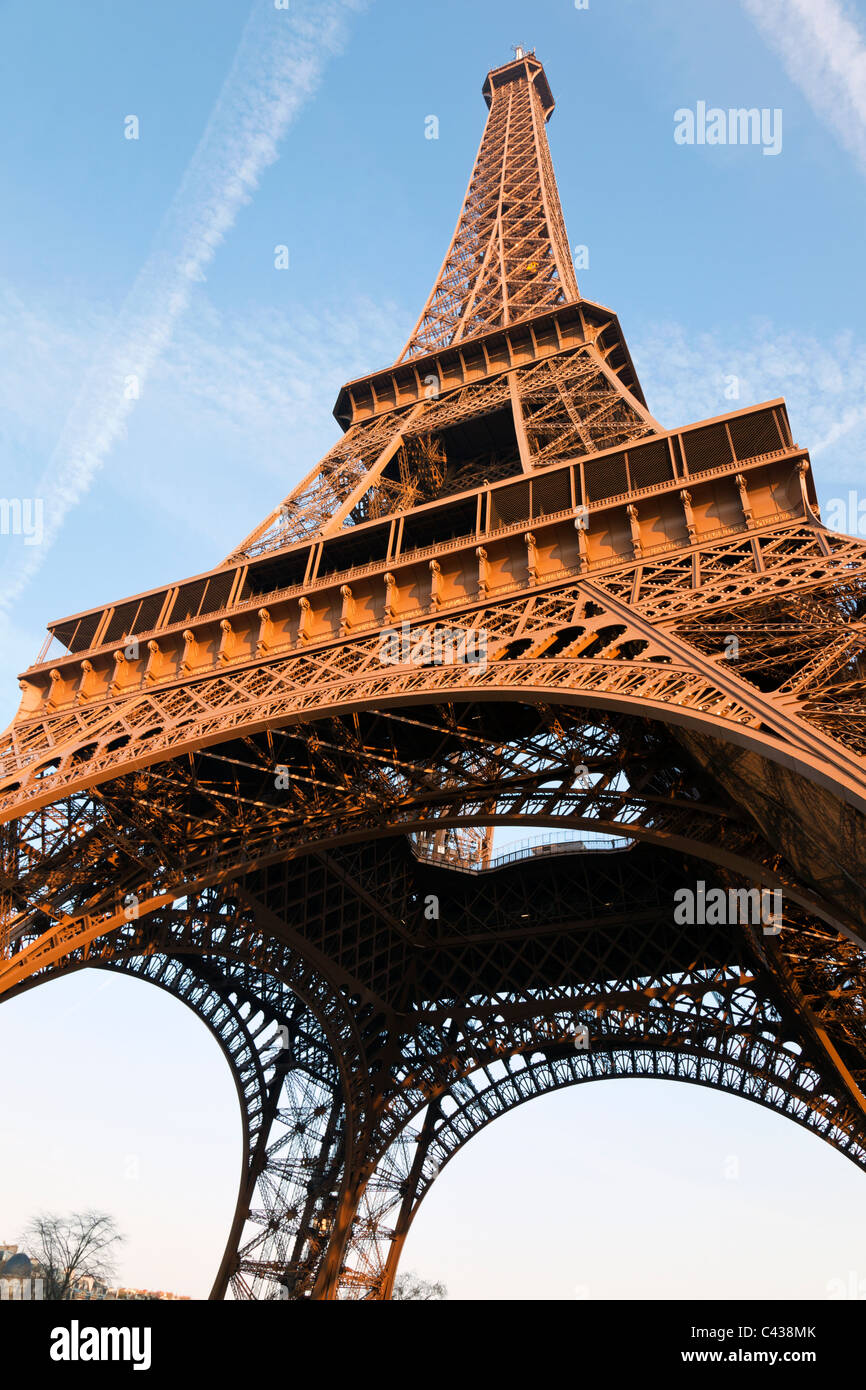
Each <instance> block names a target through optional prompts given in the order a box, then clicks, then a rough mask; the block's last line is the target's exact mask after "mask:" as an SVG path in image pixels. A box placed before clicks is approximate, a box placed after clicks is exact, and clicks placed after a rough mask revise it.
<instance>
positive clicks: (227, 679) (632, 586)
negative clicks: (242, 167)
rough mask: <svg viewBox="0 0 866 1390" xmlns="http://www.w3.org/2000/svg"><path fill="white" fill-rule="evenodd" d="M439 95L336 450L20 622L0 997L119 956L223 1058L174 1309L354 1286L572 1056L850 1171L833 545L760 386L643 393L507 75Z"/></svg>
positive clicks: (847, 896)
mask: <svg viewBox="0 0 866 1390" xmlns="http://www.w3.org/2000/svg"><path fill="white" fill-rule="evenodd" d="M483 91H484V97H485V100H486V102H487V105H488V108H489V111H488V117H487V124H486V127H485V131H484V135H483V137H482V141H481V145H480V148H479V151H478V155H477V158H476V163H475V168H474V170H473V174H472V178H471V180H470V183H469V188H468V190H467V193H466V197H465V200H464V203H463V206H462V209H461V212H460V216H459V219H458V223H457V227H456V229H455V233H454V237H453V239H452V242H451V245H450V246H449V249H448V252H447V254H446V257H445V260H444V262H443V264H442V268H441V270H440V271H439V274H438V276H437V278H436V282H435V284H434V287H433V290H432V292H431V294H430V297H429V299H428V300H427V303H426V304H425V306H424V309H423V311H422V313H421V316H420V318H419V320H418V323H417V324H416V326H415V328H414V329H413V331H412V333H411V335H410V337H409V341H408V342H407V344H406V347H405V348H404V350H403V352H402V353H401V354H400V356H399V358H398V359H397V361H396V362H395V363H394V365H393V366H391V367H388V368H386V369H383V370H380V371H377V372H374V373H372V374H371V375H369V376H366V377H363V378H361V379H359V380H357V381H353V382H349V383H348V384H347V385H346V386H344V387H343V389H342V391H341V392H340V395H339V397H338V400H337V404H336V407H335V415H336V417H337V420H338V421H339V423H340V425H341V427H342V430H343V434H342V437H341V438H340V439H339V441H338V442H337V444H335V446H334V447H333V449H331V450H330V452H329V453H328V454H327V455H326V457H325V458H324V459H323V460H322V461H321V462H320V463H319V464H318V465H317V466H316V467H315V468H314V469H313V471H312V472H311V473H310V474H309V475H308V476H307V477H306V478H305V479H304V480H303V481H302V482H301V483H300V484H299V485H298V486H297V487H296V488H295V489H294V490H293V491H292V492H291V493H289V495H288V496H287V497H286V498H285V500H284V501H283V502H282V503H281V504H280V505H279V506H278V507H277V508H276V509H275V510H274V512H273V513H272V514H271V515H270V516H268V517H267V518H265V520H264V522H263V523H262V524H261V525H260V526H259V527H257V528H256V529H255V530H254V531H253V532H252V533H251V534H250V535H249V536H247V537H246V538H245V539H244V540H243V541H242V542H241V543H240V544H239V546H238V547H237V549H236V550H235V551H233V552H232V554H231V555H230V556H229V557H228V558H227V559H226V560H225V561H223V562H222V563H221V564H219V565H217V566H216V567H215V568H214V569H213V570H211V571H208V572H207V573H205V574H200V575H195V576H192V577H188V578H184V579H181V580H179V581H177V582H174V583H170V584H166V585H162V586H159V587H157V588H155V589H152V590H150V591H148V592H147V593H143V594H137V595H134V596H131V597H128V598H123V599H120V600H118V601H117V602H113V603H108V604H106V605H103V606H101V607H99V608H97V609H93V610H89V611H87V612H83V613H77V614H74V615H72V616H71V617H69V618H65V619H63V620H61V621H58V622H54V623H52V624H51V625H50V627H49V637H48V640H47V643H46V647H45V648H44V649H43V652H42V653H41V654H40V658H39V660H38V661H37V662H36V663H35V664H34V665H33V666H31V667H30V668H29V669H28V670H27V671H26V672H24V674H23V676H22V679H21V687H22V702H21V707H20V710H19V712H18V715H17V716H16V718H15V720H14V721H13V723H12V725H11V726H10V728H9V729H8V730H7V731H6V734H5V736H4V746H3V749H2V769H0V770H2V778H0V815H2V821H3V823H2V832H0V833H2V842H0V844H2V866H0V867H2V876H0V894H2V933H3V935H2V956H0V992H2V993H5V994H6V995H7V997H11V996H13V995H15V994H17V993H20V992H21V991H23V990H26V989H29V988H32V987H33V986H34V985H36V984H39V983H41V982H43V981H45V980H50V979H54V978H56V977H57V976H58V975H60V974H64V973H69V972H70V971H73V970H77V969H81V968H84V967H94V968H99V969H105V970H111V971H114V972H115V973H117V972H124V973H126V974H130V975H134V976H135V977H137V978H139V979H145V980H149V981H151V982H152V983H153V984H156V985H159V986H160V987H162V988H163V989H166V990H168V991H169V992H171V993H172V994H173V995H174V996H175V997H177V998H179V999H182V1000H183V1001H184V1002H185V1003H186V1004H188V1005H189V1006H190V1007H191V1008H193V1009H194V1010H195V1011H196V1012H197V1013H198V1014H199V1016H200V1017H201V1019H202V1020H203V1022H204V1023H205V1024H207V1026H208V1027H209V1028H210V1029H211V1031H212V1032H213V1034H214V1036H215V1037H216V1039H217V1041H218V1042H219V1043H220V1045H221V1047H222V1048H223V1051H224V1055H225V1057H226V1060H227V1062H228V1065H229V1067H230V1068H231V1071H232V1074H233V1076H234V1078H235V1081H236V1084H237V1089H238V1096H239V1100H240V1105H241V1112H242V1116H243V1124H244V1142H245V1161H244V1166H243V1172H242V1175H241V1180H240V1187H239V1193H238V1199H237V1206H236V1210H235V1215H234V1218H233V1221H232V1224H231V1230H230V1232H229V1235H228V1240H227V1244H226V1251H225V1255H224V1258H223V1260H222V1263H221V1266H220V1269H219V1271H218V1272H217V1275H216V1279H215V1283H214V1291H213V1296H214V1297H223V1296H224V1295H225V1294H226V1292H227V1290H228V1289H229V1287H230V1286H231V1288H232V1290H233V1292H234V1294H235V1296H237V1297H255V1298H274V1297H286V1296H288V1297H292V1298H299V1297H317V1298H331V1297H338V1296H339V1297H350V1298H382V1297H388V1296H389V1295H390V1291H391V1288H392V1285H393V1280H394V1275H395V1272H396V1269H397V1265H398V1262H399V1258H400V1252H401V1249H402V1245H403V1241H404V1239H405V1236H406V1233H407V1231H408V1229H409V1226H410V1224H411V1221H412V1218H413V1216H414V1214H415V1212H416V1210H417V1208H418V1204H419V1203H420V1201H421V1199H422V1198H423V1196H424V1194H425V1192H426V1191H427V1189H428V1188H429V1186H430V1184H431V1183H432V1182H433V1181H434V1179H435V1177H436V1174H437V1173H438V1172H439V1171H440V1169H441V1167H442V1165H443V1164H444V1163H446V1162H447V1161H448V1160H449V1159H450V1158H451V1157H453V1155H454V1154H455V1153H456V1152H457V1151H458V1149H460V1148H461V1147H462V1145H463V1144H464V1143H465V1142H466V1141H467V1140H468V1139H469V1138H471V1137H472V1135H473V1134H475V1133H476V1132H477V1131H478V1130H479V1129H480V1128H482V1127H483V1126H484V1125H486V1124H488V1123H489V1122H490V1121H491V1120H493V1119H495V1118H496V1117H497V1116H498V1115H500V1114H502V1113H504V1112H505V1111H506V1110H508V1109H510V1108H511V1107H512V1106H515V1105H518V1104H520V1103H522V1102H523V1101H526V1100H529V1099H532V1098H533V1097H535V1096H538V1095H542V1094H545V1093H546V1092H548V1091H550V1090H553V1089H556V1088H558V1087H561V1086H567V1085H573V1084H576V1083H578V1082H581V1081H590V1080H597V1079H602V1078H606V1077H617V1076H645V1077H654V1076H658V1077H663V1078H668V1079H674V1080H685V1081H692V1082H697V1083H699V1084H703V1085H707V1086H713V1087H716V1088H718V1089H723V1090H728V1091H731V1092H733V1093H735V1094H738V1095H742V1096H745V1097H747V1098H749V1099H752V1100H756V1101H758V1102H760V1103H761V1104H763V1105H766V1106H769V1107H771V1108H773V1109H775V1110H777V1111H779V1112H780V1113H782V1114H786V1115H789V1116H790V1117H791V1118H792V1119H794V1120H796V1121H798V1122H799V1123H800V1124H802V1125H804V1126H806V1127H808V1128H810V1129H812V1130H813V1131H814V1132H815V1133H816V1134H819V1135H820V1136H821V1137H822V1138H824V1139H826V1140H827V1141H828V1142H830V1143H831V1144H833V1145H834V1146H835V1147H836V1148H838V1149H839V1150H841V1151H842V1152H844V1153H845V1154H846V1155H847V1156H848V1157H850V1158H851V1159H852V1160H853V1161H855V1162H856V1163H858V1164H860V1165H861V1166H863V1165H866V1099H864V1090H866V1031H864V996H863V986H864V934H866V893H864V879H866V833H864V826H866V821H864V809H866V763H864V758H866V705H864V675H866V671H864V658H863V631H864V607H866V605H864V575H866V551H864V546H863V543H862V542H860V541H857V540H854V539H852V538H850V537H847V536H843V535H840V534H837V533H834V532H831V531H829V530H827V529H826V528H825V527H824V526H823V525H822V523H821V520H820V517H819V513H818V508H817V503H816V495H815V489H814V484H813V482H812V476H811V470H810V465H809V459H808V454H807V452H806V450H805V449H804V448H802V447H801V446H800V445H799V444H798V443H796V442H795V441H794V439H793V436H792V433H791V429H790V425H789V421H788V417H787V412H786V409H785V405H784V402H783V401H782V400H773V401H768V402H764V403H763V404H761V405H758V406H755V407H752V408H750V409H746V410H740V411H736V412H733V413H731V414H729V415H725V416H720V417H718V418H716V419H713V420H708V421H701V422H698V423H696V424H692V425H688V426H685V427H682V428H677V429H672V430H666V429H664V428H662V426H661V425H660V424H659V422H658V421H656V420H655V419H654V418H653V416H652V415H651V414H650V413H649V410H648V409H647V405H646V401H645V399H644V396H643V392H642V390H641V386H640V383H639V381H638V378H637V374H636V372H635V369H634V366H633V363H632V361H631V357H630V355H629V351H628V347H627V345H626V341H625V338H624V336H623V333H622V330H621V328H620V325H619V321H618V319H617V317H616V315H615V314H614V313H613V312H612V311H611V310H609V309H607V308H605V307H604V306H602V305H599V304H595V303H593V302H591V301H589V300H586V299H583V298H582V297H581V296H580V294H579V291H578V287H577V283H576V281H575V277H574V271H573V267H572V263H571V257H570V254H569V249H568V242H567V238H566V233H565V227H564V223H563V218H562V212H561V209H560V205H559V197H558V193H557V189H556V184H555V180H554V176H553V170H552V165H551V161H550V155H549V151H548V147H547V139H546V129H545V128H546V122H547V120H548V118H549V117H550V114H551V112H552V110H553V98H552V96H551V93H550V88H549V86H548V83H547V79H546V76H545V74H544V70H543V68H542V66H541V64H540V63H539V62H538V60H537V59H536V58H535V57H534V55H533V54H526V55H521V56H519V57H518V58H517V59H516V60H515V61H513V62H511V63H508V64H506V65H505V66H503V67H501V68H498V69H496V70H495V71H493V72H491V73H489V74H488V77H487V80H486V82H485V84H484V89H483ZM497 826H517V827H521V828H523V827H533V828H534V827H541V828H548V829H551V828H555V829H557V830H559V831H561V832H564V833H562V834H560V835H558V836H557V837H554V838H553V839H551V838H550V837H548V841H549V842H547V843H546V842H544V841H543V840H542V841H538V840H536V842H535V843H534V844H532V845H529V846H527V845H522V846H520V847H519V848H518V849H516V850H514V851H512V852H510V853H508V852H506V853H504V854H502V855H499V856H498V857H493V850H492V844H491V836H492V832H493V829H494V828H495V827H497ZM689 904H691V906H689ZM769 904H772V911H769V908H768V905H769Z"/></svg>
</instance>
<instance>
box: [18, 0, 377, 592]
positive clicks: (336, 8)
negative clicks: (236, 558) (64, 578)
mask: <svg viewBox="0 0 866 1390" xmlns="http://www.w3.org/2000/svg"><path fill="white" fill-rule="evenodd" d="M361 8H363V4H362V0H291V4H290V7H288V8H277V6H276V4H275V3H274V0H255V3H254V4H253V8H252V11H251V13H250V16H249V19H248V21H247V24H246V27H245V28H244V31H243V34H242V36H241V40H240V43H239V45H238V50H237V52H236V54H235V58H234V61H233V63H232V66H231V69H230V71H229V73H228V76H227V77H226V80H225V82H224V83H223V86H222V89H221V91H220V94H219V96H218V98H217V101H216V104H215V106H214V108H213V110H212V112H211V115H210V117H209V119H208V123H207V126H206V127H205V130H204V133H203V134H202V137H201V139H200V141H199V143H198V146H197V148H196V150H195V152H194V154H193V156H192V158H191V159H190V161H189V164H188V165H187V168H186V171H185V173H184V175H183V178H182V180H181V183H180V186H179V187H178V190H177V192H176V194H175V196H174V198H173V199H172V201H171V204H170V205H169V208H168V210H167V212H166V214H165V217H164V218H163V221H162V224H161V226H160V228H159V230H158V232H157V234H156V238H155V240H154V244H153V249H152V250H151V252H150V253H149V255H148V257H147V260H146V261H145V263H144V265H143V266H142V268H141V270H140V271H139V273H138V275H137V277H136V279H135V282H134V284H133V286H132V289H131V290H130V292H129V295H128V296H127V298H126V301H125V302H124V304H123V306H122V308H121V309H120V311H119V313H118V315H117V318H116V320H115V322H114V324H113V326H112V328H111V330H110V332H109V334H108V336H107V338H106V340H105V341H104V343H103V344H102V346H101V349H100V351H99V354H98V356H97V358H96V360H95V361H94V362H93V364H92V366H91V367H90V369H89V371H88V374H87V377H86V379H85V381H84V383H83V386H82V390H81V392H80V394H79V396H78V398H77V399H76V401H75V403H74V405H73V406H72V408H71V410H70V412H69V415H68V416H67V418H66V421H65V423H64V426H63V429H62V431H61V434H60V438H59V440H58V442H57V445H56V447H55V449H54V451H53V453H52V455H51V458H50V459H49V461H48V463H47V465H46V467H45V470H44V472H43V474H42V477H41V479H40V481H39V484H38V485H37V488H36V496H38V497H40V498H41V499H43V504H44V526H43V533H42V540H41V544H38V545H31V546H27V547H16V548H15V551H14V552H13V553H12V555H11V556H10V560H9V563H8V565H7V574H6V575H5V576H4V580H5V582H4V584H3V593H2V597H0V612H3V611H4V610H6V611H8V609H9V608H10V605H11V604H12V603H13V601H14V600H15V598H16V597H17V596H18V595H19V594H20V593H21V592H22V590H23V589H24V588H25V587H26V585H27V583H28V582H29V580H30V579H31V578H32V576H33V575H34V573H35V572H36V571H37V570H38V569H39V567H40V565H41V564H42V562H43V560H44V559H45V556H46V553H47V551H48V549H49V547H50V545H51V544H52V542H53V541H54V540H55V539H56V537H57V534H58V532H59V530H60V528H61V526H62V524H63V521H64V519H65V517H66V515H67V513H68V512H69V511H70V509H71V508H72V507H74V506H75V505H76V503H77V502H79V501H80V500H81V498H82V497H83V496H84V495H85V493H86V492H87V490H88V489H89V487H90V485H91V483H92V481H93V479H94V477H95V475H96V473H97V472H98V470H99V469H100V467H101V466H102V464H103V463H104V461H105V459H106V457H107V456H108V454H109V452H110V451H111V449H112V447H113V445H114V444H115V443H116V441H117V440H118V439H119V438H121V437H122V435H123V433H124V430H125V426H126V421H127V419H128V418H129V416H130V414H131V412H132V411H133V409H134V408H135V404H136V401H137V399H138V396H139V394H140V392H141V389H142V387H143V385H144V382H145V381H146V379H147V376H148V374H149V373H150V371H151V369H152V368H153V366H154V364H155V363H156V362H157V361H158V359H159V358H160V356H161V355H162V353H163V352H164V351H165V349H166V347H167V345H168V343H169V342H170V340H171V336H172V332H173V330H174V327H175V325H176V324H177V322H178V320H179V319H180V317H181V315H182V314H183V313H184V311H185V309H186V308H187V305H188V304H189V302H190V298H191V294H192V289H193V286H194V285H195V284H196V283H197V282H198V281H201V280H202V279H203V278H204V269H205V267H206V266H207V265H208V264H209V263H210V262H211V261H212V260H213V258H214V256H215V255H216V252H217V249H218V247H219V246H220V244H221V242H222V241H223V240H224V238H225V236H226V234H227V233H228V232H229V230H230V229H231V227H232V226H233V224H234V222H235V219H236V217H237V215H238V212H239V211H240V209H241V207H242V206H243V205H244V204H245V203H247V202H249V200H250V197H251V194H252V192H253V191H254V190H255V188H256V187H257V185H258V182H259V179H260V178H261V175H262V173H263V172H264V170H265V169H267V167H268V166H269V165H271V164H273V163H274V161H275V160H276V159H277V156H278V151H279V145H280V141H281V140H282V138H283V136H284V135H285V133H286V130H287V129H288V127H289V125H290V124H291V122H292V120H293V119H294V118H295V116H296V115H297V114H298V112H299V111H300V110H301V108H302V106H303V105H304V104H305V103H306V102H307V101H308V100H309V98H310V97H311V96H312V95H313V93H314V92H315V91H316V89H317V87H318V86H319V83H320V81H321V78H322V75H323V72H324V69H325V67H326V65H327V62H328V60H329V59H330V58H331V57H333V56H334V55H335V54H337V53H338V52H339V51H340V50H341V49H342V47H343V46H344V44H345V41H346V38H347V36H348V21H349V19H350V17H351V15H352V14H353V13H357V12H358V11H359V10H360V9H361Z"/></svg>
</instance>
